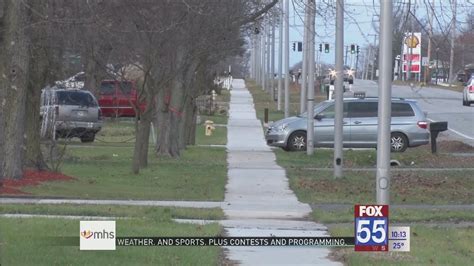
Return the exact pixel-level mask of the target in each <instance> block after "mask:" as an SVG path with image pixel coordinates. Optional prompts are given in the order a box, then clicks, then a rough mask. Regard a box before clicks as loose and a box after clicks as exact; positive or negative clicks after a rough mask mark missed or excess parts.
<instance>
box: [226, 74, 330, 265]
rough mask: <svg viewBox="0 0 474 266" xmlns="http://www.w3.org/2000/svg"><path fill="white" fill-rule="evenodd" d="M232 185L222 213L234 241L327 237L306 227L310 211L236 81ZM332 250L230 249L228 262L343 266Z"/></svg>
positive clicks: (230, 138)
mask: <svg viewBox="0 0 474 266" xmlns="http://www.w3.org/2000/svg"><path fill="white" fill-rule="evenodd" d="M227 152H228V154H227V162H228V167H229V169H228V178H229V180H228V184H227V186H226V194H225V202H227V205H225V206H224V207H223V209H224V212H225V214H226V216H227V218H228V219H229V220H230V221H223V222H222V223H221V224H222V225H223V226H224V228H225V229H226V231H227V234H228V235H229V236H327V235H328V234H327V228H326V227H324V226H323V225H321V224H317V223H314V222H310V221H303V219H304V218H305V217H307V216H308V215H309V214H310V212H311V208H310V206H309V205H308V204H303V203H300V202H299V201H298V199H297V198H296V196H295V194H294V193H293V192H292V191H291V190H290V188H289V186H288V179H287V178H286V173H285V170H284V169H283V168H281V167H280V166H278V165H277V164H276V162H275V159H276V158H275V154H274V153H273V152H272V151H271V149H270V148H269V147H268V146H267V145H266V143H265V139H264V137H263V128H262V126H261V124H260V121H259V120H257V118H256V114H255V108H254V105H253V100H252V96H251V95H250V93H249V91H248V90H247V88H245V83H244V81H243V80H237V79H235V80H234V82H233V90H232V92H231V102H230V111H229V122H228V126H227ZM329 253H330V250H329V249H326V248H312V247H297V248H296V247H278V248H275V247H229V248H228V253H227V258H228V259H229V260H232V261H235V262H237V263H240V264H242V265H261V264H267V265H274V264H279V265H295V264H298V265H301V264H306V265H317V264H320V265H339V263H337V262H333V261H331V260H329V258H328V255H329Z"/></svg>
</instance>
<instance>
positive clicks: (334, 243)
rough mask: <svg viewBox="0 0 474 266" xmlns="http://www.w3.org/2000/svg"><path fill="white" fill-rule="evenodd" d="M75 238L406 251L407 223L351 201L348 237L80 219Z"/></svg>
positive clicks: (100, 244) (83, 242)
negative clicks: (191, 230)
mask: <svg viewBox="0 0 474 266" xmlns="http://www.w3.org/2000/svg"><path fill="white" fill-rule="evenodd" d="M58 239H59V238H58ZM74 239H77V238H74ZM79 239H80V240H79V246H80V250H115V249H116V247H117V246H121V247H127V246H301V247H308V246H311V247H352V246H353V247H354V250H355V251H410V227H406V226H389V206H388V205H355V207H354V236H351V237H277V236H272V237H118V236H117V234H116V231H115V221H81V222H80V232H79ZM58 242H60V241H58ZM69 242H71V241H69Z"/></svg>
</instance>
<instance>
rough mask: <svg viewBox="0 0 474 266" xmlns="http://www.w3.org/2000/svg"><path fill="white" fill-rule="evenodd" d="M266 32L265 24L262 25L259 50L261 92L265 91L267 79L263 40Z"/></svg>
mask: <svg viewBox="0 0 474 266" xmlns="http://www.w3.org/2000/svg"><path fill="white" fill-rule="evenodd" d="M266 31H267V27H266V25H265V23H264V24H263V30H262V34H261V36H260V50H261V55H262V57H261V60H262V67H261V68H262V84H261V85H262V90H265V85H266V84H265V80H266V79H267V78H266V72H265V50H266V45H265V39H266V38H267V34H266Z"/></svg>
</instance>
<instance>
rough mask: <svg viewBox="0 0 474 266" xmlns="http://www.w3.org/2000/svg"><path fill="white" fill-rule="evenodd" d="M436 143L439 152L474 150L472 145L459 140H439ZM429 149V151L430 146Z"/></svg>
mask: <svg viewBox="0 0 474 266" xmlns="http://www.w3.org/2000/svg"><path fill="white" fill-rule="evenodd" d="M436 145H437V149H438V151H441V152H474V147H472V146H470V145H467V144H465V143H463V142H460V141H441V142H438V143H437V144H436ZM429 149H430V151H431V147H430V148H429Z"/></svg>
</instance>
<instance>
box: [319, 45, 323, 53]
mask: <svg viewBox="0 0 474 266" xmlns="http://www.w3.org/2000/svg"><path fill="white" fill-rule="evenodd" d="M319 51H320V52H322V51H323V44H322V43H320V44H319Z"/></svg>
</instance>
